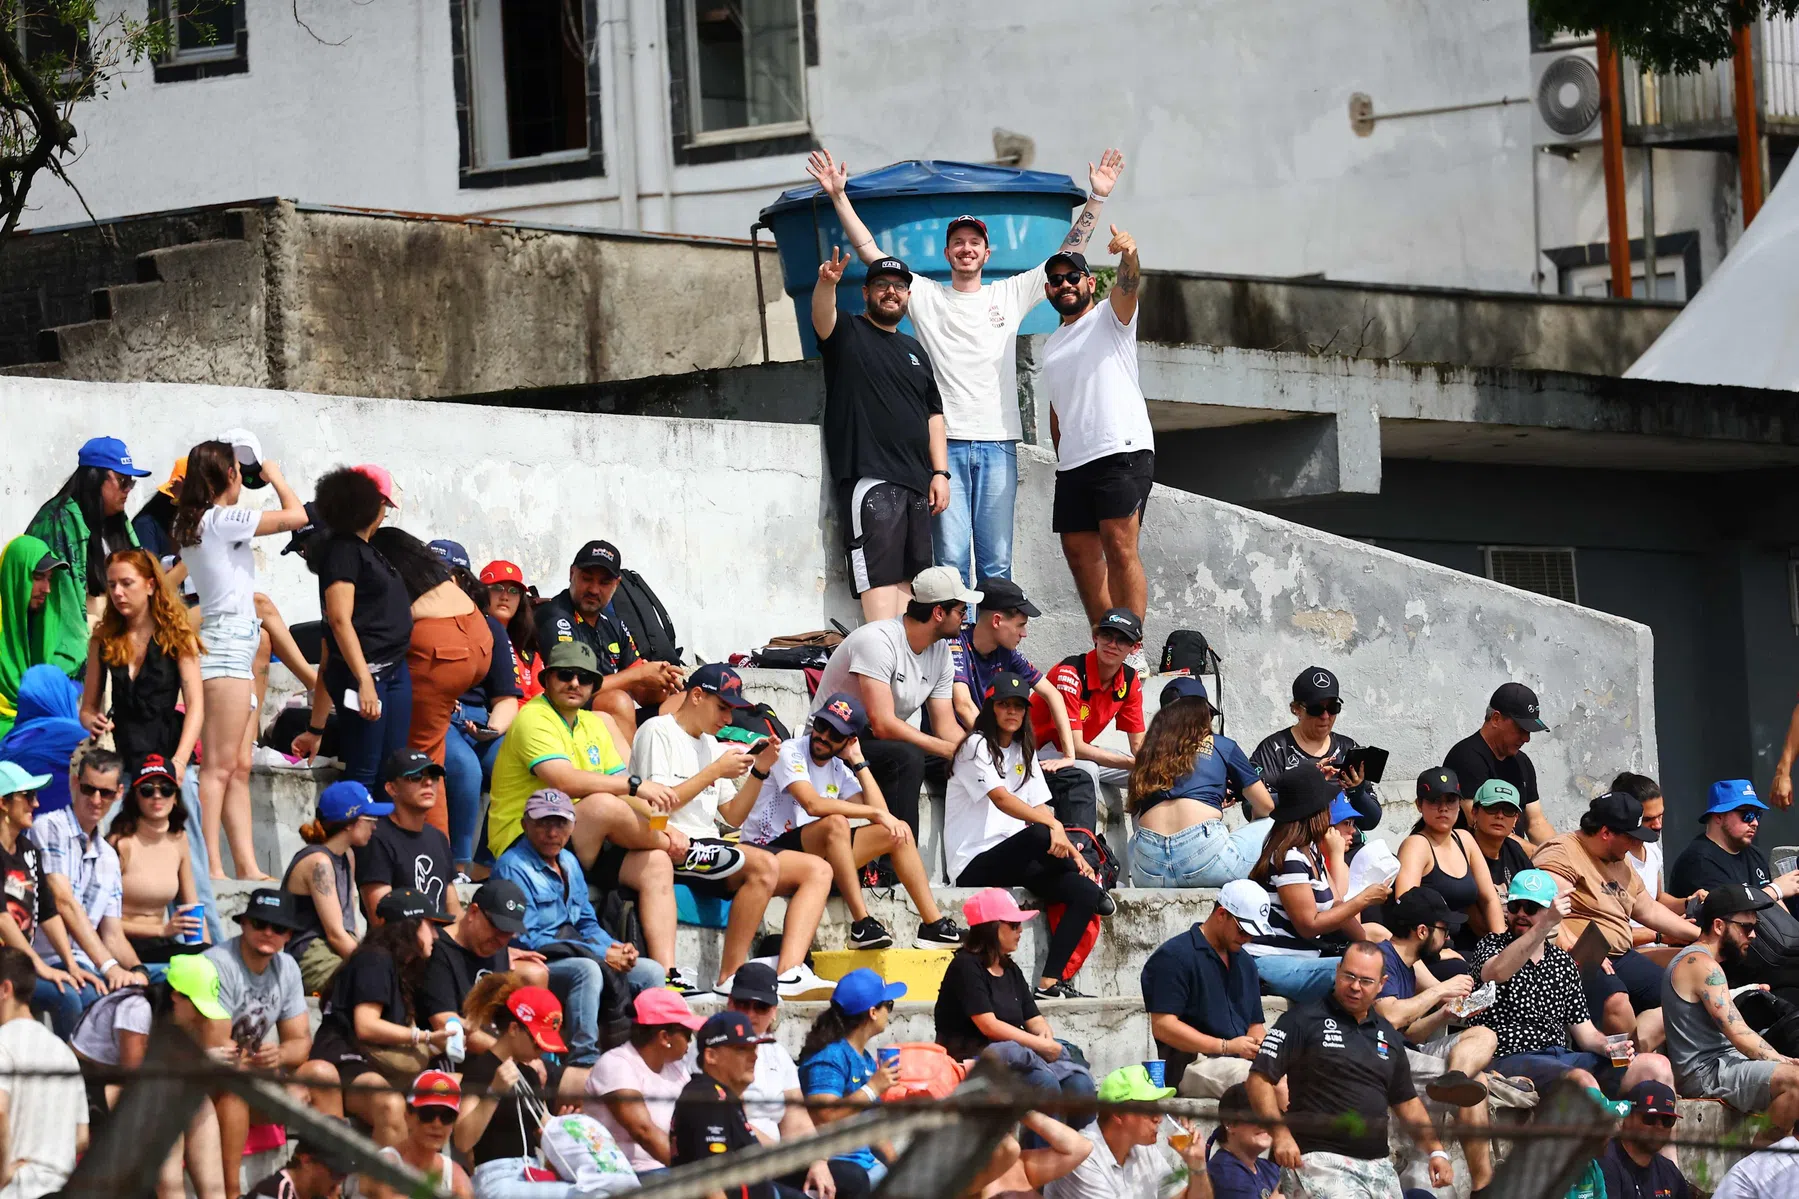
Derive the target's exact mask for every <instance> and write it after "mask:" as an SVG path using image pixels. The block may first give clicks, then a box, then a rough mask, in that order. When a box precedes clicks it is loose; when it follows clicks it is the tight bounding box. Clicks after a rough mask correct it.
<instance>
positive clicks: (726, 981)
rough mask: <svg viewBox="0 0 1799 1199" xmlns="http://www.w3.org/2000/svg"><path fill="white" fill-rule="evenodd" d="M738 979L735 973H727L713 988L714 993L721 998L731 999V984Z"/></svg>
mask: <svg viewBox="0 0 1799 1199" xmlns="http://www.w3.org/2000/svg"><path fill="white" fill-rule="evenodd" d="M736 981H737V976H736V975H735V974H731V975H727V976H726V977H724V978H721V979H719V980H718V985H717V986H716V987H713V988H712V993H713V994H714V995H717V996H718V997H719V998H721V999H729V998H730V997H731V984H732V983H734V982H736Z"/></svg>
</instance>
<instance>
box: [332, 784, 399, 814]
mask: <svg viewBox="0 0 1799 1199" xmlns="http://www.w3.org/2000/svg"><path fill="white" fill-rule="evenodd" d="M393 810H394V806H393V805H392V804H390V803H376V802H375V801H374V799H373V798H371V797H370V795H369V789H368V788H367V787H365V786H363V785H362V784H361V783H359V782H356V781H355V780H354V779H339V780H338V781H337V782H335V783H332V784H331V785H330V786H329V787H326V788H325V789H324V790H323V791H321V792H319V819H320V820H323V821H326V822H327V823H330V824H341V823H343V822H344V821H346V820H355V819H356V818H357V817H358V816H385V815H387V814H388V813H389V812H391V811H393Z"/></svg>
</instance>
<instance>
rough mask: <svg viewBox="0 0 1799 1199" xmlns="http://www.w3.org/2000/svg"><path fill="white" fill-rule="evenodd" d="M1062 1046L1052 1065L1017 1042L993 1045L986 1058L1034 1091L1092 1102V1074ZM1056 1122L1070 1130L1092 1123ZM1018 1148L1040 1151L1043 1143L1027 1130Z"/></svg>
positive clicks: (1082, 1119) (1081, 1118)
mask: <svg viewBox="0 0 1799 1199" xmlns="http://www.w3.org/2000/svg"><path fill="white" fill-rule="evenodd" d="M1062 1045H1063V1046H1064V1048H1063V1052H1062V1056H1061V1057H1060V1058H1058V1059H1056V1060H1055V1061H1053V1062H1048V1061H1045V1060H1043V1058H1042V1056H1041V1055H1039V1054H1038V1053H1037V1051H1036V1050H1034V1049H1028V1048H1026V1047H1025V1046H1023V1045H1020V1044H1019V1043H1018V1042H1017V1041H995V1042H993V1044H991V1045H989V1046H987V1050H986V1055H985V1056H989V1057H993V1058H995V1059H996V1060H998V1061H1000V1062H1003V1063H1005V1065H1006V1067H1007V1068H1008V1069H1010V1070H1011V1071H1012V1073H1014V1074H1016V1075H1017V1076H1018V1077H1019V1080H1020V1081H1022V1082H1023V1083H1024V1085H1025V1086H1027V1087H1029V1088H1031V1089H1032V1090H1033V1091H1048V1092H1049V1093H1050V1094H1052V1095H1060V1096H1062V1097H1063V1098H1064V1099H1077V1100H1078V1099H1092V1098H1093V1096H1094V1094H1095V1093H1096V1091H1097V1088H1096V1087H1095V1085H1094V1082H1093V1072H1092V1071H1091V1070H1089V1069H1088V1068H1087V1067H1085V1066H1083V1065H1081V1064H1080V1063H1079V1062H1077V1061H1075V1060H1074V1055H1073V1054H1071V1053H1069V1052H1068V1047H1069V1046H1068V1042H1067V1041H1063V1042H1062ZM1055 1118H1056V1119H1058V1120H1060V1121H1062V1123H1064V1124H1066V1125H1068V1126H1069V1127H1071V1128H1085V1127H1086V1126H1087V1125H1088V1124H1089V1123H1090V1122H1091V1121H1092V1120H1093V1117H1092V1116H1091V1115H1077V1116H1057V1117H1055ZM1019 1144H1021V1145H1022V1146H1023V1147H1024V1148H1026V1149H1041V1148H1043V1147H1044V1145H1045V1141H1044V1140H1043V1138H1042V1137H1040V1136H1038V1135H1037V1134H1036V1133H1034V1132H1032V1131H1031V1130H1030V1129H1028V1128H1027V1129H1024V1130H1022V1131H1021V1132H1020V1134H1019Z"/></svg>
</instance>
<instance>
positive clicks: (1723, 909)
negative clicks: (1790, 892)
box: [1699, 883, 1775, 929]
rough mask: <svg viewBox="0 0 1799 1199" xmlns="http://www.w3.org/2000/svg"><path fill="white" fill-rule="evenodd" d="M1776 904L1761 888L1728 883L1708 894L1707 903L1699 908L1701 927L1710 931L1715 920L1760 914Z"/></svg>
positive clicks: (1745, 884) (1746, 884)
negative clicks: (1742, 913) (1739, 914)
mask: <svg viewBox="0 0 1799 1199" xmlns="http://www.w3.org/2000/svg"><path fill="white" fill-rule="evenodd" d="M1774 902H1775V901H1774V898H1773V897H1772V896H1771V895H1769V894H1768V893H1767V892H1766V891H1764V890H1762V889H1761V888H1760V887H1751V886H1750V885H1749V884H1748V883H1726V884H1725V885H1724V886H1722V887H1714V888H1713V889H1712V890H1710V891H1708V892H1707V893H1706V896H1705V903H1704V904H1702V905H1700V908H1699V927H1700V928H1702V929H1709V928H1710V927H1711V924H1712V921H1714V920H1721V919H1723V918H1724V917H1726V916H1734V915H1736V914H1737V913H1738V912H1759V911H1761V910H1762V909H1763V908H1771V907H1773V906H1774Z"/></svg>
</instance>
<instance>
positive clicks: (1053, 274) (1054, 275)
mask: <svg viewBox="0 0 1799 1199" xmlns="http://www.w3.org/2000/svg"><path fill="white" fill-rule="evenodd" d="M1043 277H1044V278H1045V279H1047V280H1049V284H1050V286H1051V287H1060V286H1062V285H1063V284H1064V283H1079V282H1080V281H1081V280H1082V279H1085V278H1086V277H1087V273H1086V272H1085V271H1047V272H1045V273H1044V276H1043Z"/></svg>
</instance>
